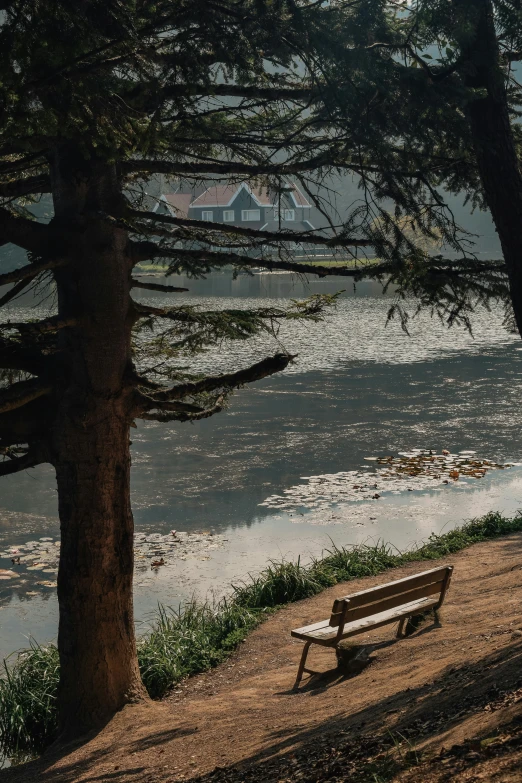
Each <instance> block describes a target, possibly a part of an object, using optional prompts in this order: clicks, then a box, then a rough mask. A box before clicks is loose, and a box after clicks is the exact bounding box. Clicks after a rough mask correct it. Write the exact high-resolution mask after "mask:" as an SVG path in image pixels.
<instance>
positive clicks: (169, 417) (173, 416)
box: [136, 394, 225, 423]
mask: <svg viewBox="0 0 522 783" xmlns="http://www.w3.org/2000/svg"><path fill="white" fill-rule="evenodd" d="M224 401H225V395H223V394H222V395H221V396H219V397H218V399H217V400H216V403H215V404H214V405H212V406H211V407H210V408H202V409H200V410H199V411H198V412H195V413H169V412H168V411H169V410H170V409H169V408H167V407H166V405H168V403H163V404H162V405H157V406H156V408H158V410H156V411H154V410H153V411H152V412H150V411H144V412H143V413H140V414H137V416H136V418H138V419H145V420H147V421H159V422H162V423H166V422H169V421H183V422H184V421H201V419H208V418H210V416H214V414H215V413H221V411H222V410H223V407H224Z"/></svg>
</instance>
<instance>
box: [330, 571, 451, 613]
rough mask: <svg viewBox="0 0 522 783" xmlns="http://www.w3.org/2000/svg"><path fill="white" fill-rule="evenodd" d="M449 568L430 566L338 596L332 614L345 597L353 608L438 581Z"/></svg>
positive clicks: (341, 606) (337, 609) (339, 608)
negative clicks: (429, 567)
mask: <svg viewBox="0 0 522 783" xmlns="http://www.w3.org/2000/svg"><path fill="white" fill-rule="evenodd" d="M450 568H451V566H447V565H445V566H439V567H438V568H431V569H430V570H429V571H423V572H422V573H421V574H414V575H413V576H405V577H403V578H402V579H395V581H393V582H386V583H385V584H383V585H377V587H371V588H369V589H368V590H359V591H358V592H357V593H351V594H350V595H345V596H343V598H338V599H337V600H336V601H334V605H333V608H332V614H333V613H335V612H340V611H341V610H342V608H343V601H344V600H345V599H348V600H349V601H350V608H351V609H355V608H356V607H358V606H365V605H366V604H372V603H374V602H375V601H379V600H380V599H381V598H388V596H390V595H397V594H398V593H405V592H407V591H408V590H413V589H415V588H417V587H422V586H423V585H428V584H431V583H432V582H440V581H441V580H442V579H444V577H445V576H446V574H447V572H448V569H450Z"/></svg>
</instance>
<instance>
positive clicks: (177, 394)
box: [151, 353, 295, 403]
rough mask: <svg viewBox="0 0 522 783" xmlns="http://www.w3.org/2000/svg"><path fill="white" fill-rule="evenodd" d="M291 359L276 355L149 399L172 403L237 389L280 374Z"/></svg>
mask: <svg viewBox="0 0 522 783" xmlns="http://www.w3.org/2000/svg"><path fill="white" fill-rule="evenodd" d="M293 359H295V356H291V355H290V354H285V353H276V354H275V355H274V356H270V357H268V358H266V359H263V360H262V361H260V362H257V363H256V364H253V365H251V366H250V367H247V368H246V369H244V370H239V371H238V372H233V373H227V374H224V375H214V376H209V377H207V378H203V379H202V380H200V381H192V382H189V383H180V384H178V385H177V386H173V387H172V388H171V389H166V390H165V391H163V392H157V393H155V394H154V395H151V399H153V400H154V402H155V403H162V402H172V401H174V400H181V399H183V397H189V396H194V395H197V394H202V393H205V392H212V391H216V389H237V388H238V387H239V386H243V385H244V384H245V383H253V382H254V381H260V380H261V379H262V378H267V377H268V376H269V375H273V374H274V373H276V372H282V370H284V369H286V367H288V365H289V364H290V362H291V361H292V360H293Z"/></svg>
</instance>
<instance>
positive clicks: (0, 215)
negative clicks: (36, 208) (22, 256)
mask: <svg viewBox="0 0 522 783" xmlns="http://www.w3.org/2000/svg"><path fill="white" fill-rule="evenodd" d="M53 236H54V232H53V231H52V229H51V228H50V227H49V226H47V225H44V224H43V223H37V222H36V220H28V219H27V218H24V217H20V216H19V215H15V214H14V213H13V212H11V211H10V210H8V209H5V207H0V243H4V244H5V243H6V242H12V243H13V244H14V245H18V247H22V248H23V249H24V250H29V251H30V252H31V253H36V254H39V255H41V254H43V252H44V251H45V250H47V249H48V247H49V243H50V241H51V239H52V237H53ZM2 277H5V275H0V285H2V281H1V279H2ZM20 279H21V278H13V280H20ZM5 282H11V281H10V280H6V281H5Z"/></svg>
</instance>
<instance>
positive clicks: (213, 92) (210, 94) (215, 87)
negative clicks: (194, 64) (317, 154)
mask: <svg viewBox="0 0 522 783" xmlns="http://www.w3.org/2000/svg"><path fill="white" fill-rule="evenodd" d="M188 96H194V97H196V96H197V97H201V98H214V97H225V98H254V99H256V100H262V101H291V102H294V101H295V102H302V101H307V102H309V101H312V100H314V99H315V100H317V99H318V98H319V97H320V92H319V90H318V89H317V88H312V87H311V86H310V87H258V86H255V85H247V86H243V85H241V84H215V83H213V84H201V85H200V84H190V85H188V84H169V85H167V86H166V87H164V88H163V90H162V93H161V97H162V99H163V100H165V99H166V100H168V99H172V98H180V97H181V98H185V97H188Z"/></svg>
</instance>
